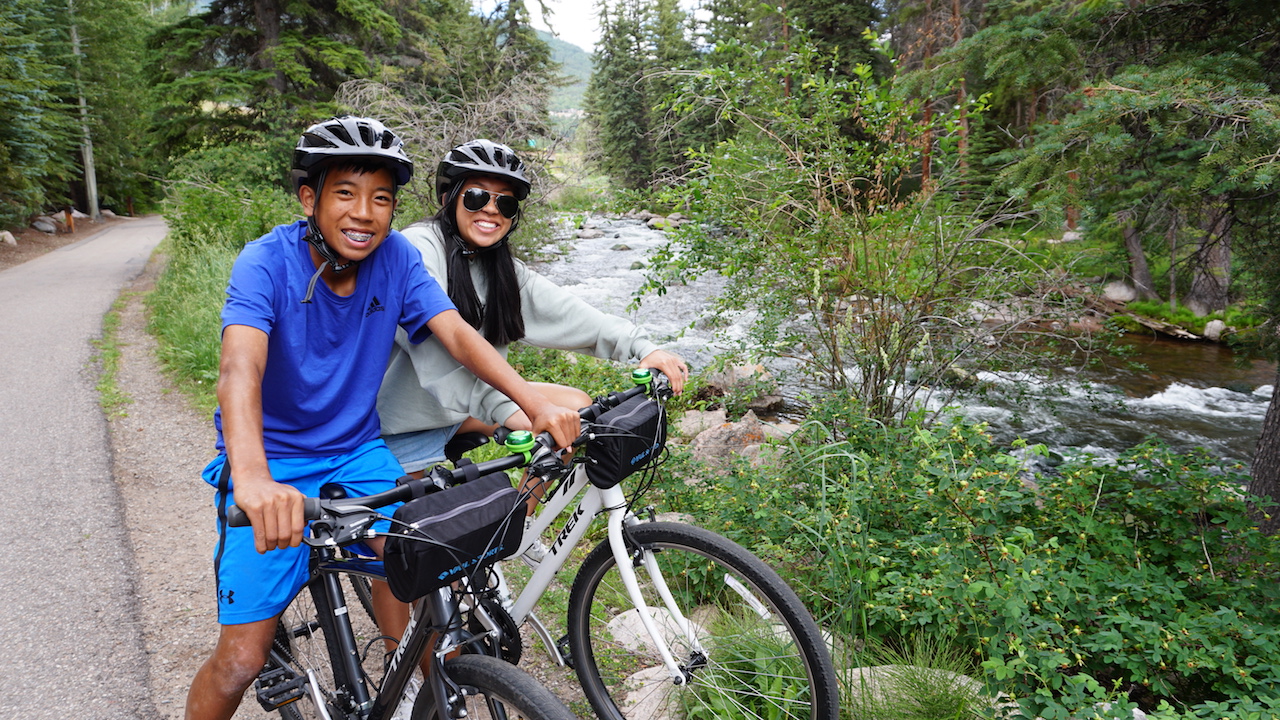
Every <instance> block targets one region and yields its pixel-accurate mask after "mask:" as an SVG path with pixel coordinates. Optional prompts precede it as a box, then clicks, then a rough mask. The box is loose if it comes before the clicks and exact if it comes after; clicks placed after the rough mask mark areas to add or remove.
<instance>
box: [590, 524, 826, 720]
mask: <svg viewBox="0 0 1280 720" xmlns="http://www.w3.org/2000/svg"><path fill="white" fill-rule="evenodd" d="M625 533H626V534H627V535H628V537H629V538H630V540H631V541H632V545H631V547H632V550H631V561H632V565H633V567H635V574H636V579H637V581H638V582H639V584H640V592H641V593H642V595H643V597H644V599H645V602H646V604H647V605H648V606H649V609H650V612H651V615H652V617H653V618H654V619H655V621H656V622H657V624H658V626H659V630H660V634H661V635H662V636H663V638H664V640H665V642H666V643H667V645H668V646H669V648H670V650H671V654H672V655H673V656H674V658H675V661H676V663H677V664H678V665H679V666H680V668H681V670H682V678H681V682H680V683H679V684H677V683H676V682H675V681H674V680H673V679H672V677H671V674H670V673H669V672H668V670H667V668H666V666H665V665H664V663H663V661H662V658H661V656H660V654H659V652H658V649H657V645H656V643H655V642H654V641H653V640H652V638H651V637H650V635H649V633H648V632H647V631H646V630H645V629H644V626H643V625H642V624H641V622H640V620H639V610H637V609H636V607H635V605H634V604H633V602H632V601H631V598H630V596H629V595H628V593H627V590H626V587H625V586H624V585H623V581H622V578H621V576H620V574H619V572H618V567H617V564H616V563H615V561H614V556H613V551H612V550H611V548H610V547H609V544H608V542H607V541H606V542H604V543H601V544H600V545H599V546H597V547H596V548H595V549H594V550H592V551H591V553H590V554H589V555H588V556H587V559H586V560H584V561H583V563H582V568H581V569H580V570H579V571H578V575H577V577H576V578H575V579H574V583H573V590H572V592H571V593H570V595H569V618H568V621H569V646H570V651H571V654H572V659H573V664H574V669H575V671H576V672H577V674H578V679H579V681H581V683H582V688H583V692H584V693H585V694H586V696H587V699H588V700H589V701H590V702H591V706H592V708H594V709H595V711H596V713H597V715H598V716H599V717H600V718H601V719H602V720H658V719H659V718H661V719H663V720H666V719H672V720H679V719H682V718H706V717H715V718H730V717H747V718H788V719H791V720H834V718H836V717H837V715H838V713H839V690H838V688H837V683H836V674H835V669H834V667H833V665H832V662H831V653H830V652H829V651H828V650H827V647H826V644H825V643H824V642H823V640H822V635H821V633H820V632H819V630H818V626H817V624H816V623H815V622H814V620H813V617H812V616H811V615H810V614H809V612H808V611H807V610H806V609H805V608H804V605H803V604H802V603H801V602H800V599H799V598H798V597H797V596H796V594H795V592H794V591H792V590H791V588H789V587H787V585H786V583H784V582H783V581H782V579H781V578H779V577H778V575H777V573H775V572H774V571H773V570H772V569H770V568H769V566H767V565H765V564H764V562H763V561H761V560H760V559H759V558H757V557H756V556H754V555H752V554H751V553H750V552H748V551H747V550H746V549H744V548H743V547H742V546H740V545H738V544H737V543H734V542H733V541H731V540H728V539H727V538H724V537H721V536H720V535H717V534H715V533H712V532H709V531H707V530H703V529H701V528H696V527H692V526H689V525H683V524H678V523H660V522H659V523H641V524H639V525H634V526H632V527H630V528H627V529H626V530H625ZM662 584H665V585H666V587H667V588H668V589H669V591H670V593H669V594H670V597H671V598H672V599H673V600H674V605H675V612H673V611H672V608H669V607H668V604H667V603H666V602H665V601H664V600H663V598H662V593H661V592H660V589H659V588H660V587H661V585H662ZM680 617H683V618H685V619H686V620H687V623H685V625H686V627H683V628H682V627H680V625H681V623H680V622H679V621H678V618H680Z"/></svg>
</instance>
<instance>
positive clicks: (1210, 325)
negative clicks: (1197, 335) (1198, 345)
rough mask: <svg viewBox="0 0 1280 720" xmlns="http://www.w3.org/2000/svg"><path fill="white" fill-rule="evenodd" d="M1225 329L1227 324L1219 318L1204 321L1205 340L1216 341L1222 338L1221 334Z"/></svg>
mask: <svg viewBox="0 0 1280 720" xmlns="http://www.w3.org/2000/svg"><path fill="white" fill-rule="evenodd" d="M1226 331H1227V324H1226V323H1225V322H1223V321H1221V320H1210V321H1209V322H1207V323H1205V326H1204V337H1205V339H1206V340H1212V341H1213V342H1218V341H1219V340H1221V339H1222V335H1223V334H1224V333H1226Z"/></svg>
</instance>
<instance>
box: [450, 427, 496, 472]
mask: <svg viewBox="0 0 1280 720" xmlns="http://www.w3.org/2000/svg"><path fill="white" fill-rule="evenodd" d="M488 444H489V436H488V435H485V434H484V433H482V432H465V433H458V434H457V435H454V436H453V438H452V439H451V440H449V442H448V443H446V444H445V446H444V456H445V457H446V458H448V459H449V462H451V463H454V464H457V462H458V461H459V460H461V459H462V456H463V455H465V454H466V453H469V452H471V451H472V450H475V449H476V448H478V447H484V446H485V445H488Z"/></svg>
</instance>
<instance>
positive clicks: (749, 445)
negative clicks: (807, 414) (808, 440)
mask: <svg viewBox="0 0 1280 720" xmlns="http://www.w3.org/2000/svg"><path fill="white" fill-rule="evenodd" d="M795 430H796V426H795V425H792V424H790V423H786V424H777V425H775V424H772V423H765V422H761V421H760V418H758V417H756V414H755V412H753V411H751V410H748V411H747V414H746V415H743V416H742V419H741V420H739V421H737V422H731V423H723V424H721V425H717V426H715V427H710V428H707V429H706V430H703V431H702V432H700V433H698V435H697V437H695V438H694V439H693V445H692V450H693V457H694V459H696V460H701V461H703V462H708V463H710V462H714V461H716V460H721V459H724V458H728V457H733V456H735V455H737V456H741V457H745V458H747V459H748V460H750V461H751V464H752V465H761V464H763V463H765V462H771V461H773V460H776V456H777V453H778V452H780V449H778V450H768V449H766V448H767V447H768V446H767V443H768V441H770V440H783V439H786V438H787V437H789V436H790V435H791V433H793V432H795Z"/></svg>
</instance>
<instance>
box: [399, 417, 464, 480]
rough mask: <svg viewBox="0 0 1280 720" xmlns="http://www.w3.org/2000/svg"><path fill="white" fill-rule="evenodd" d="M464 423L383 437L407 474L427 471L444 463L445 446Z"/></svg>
mask: <svg viewBox="0 0 1280 720" xmlns="http://www.w3.org/2000/svg"><path fill="white" fill-rule="evenodd" d="M460 427H462V423H458V424H457V425H451V426H449V427H442V428H433V429H431V430H417V431H414V432H407V433H399V434H398V435H383V436H382V439H383V440H385V441H386V443H387V447H389V448H391V452H392V454H394V455H395V456H396V459H397V460H399V461H400V466H401V467H402V468H404V471H405V472H407V473H411V472H417V471H419V470H426V469H427V468H429V467H432V466H433V465H438V464H440V463H442V462H444V446H445V445H446V444H447V443H448V442H449V440H451V439H452V438H453V436H454V433H456V432H458V428H460Z"/></svg>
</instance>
